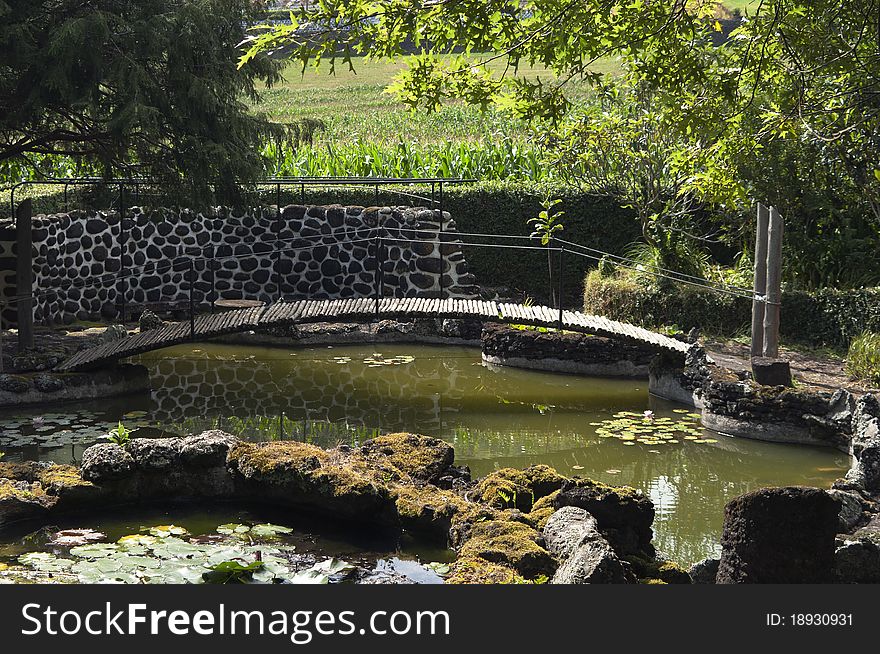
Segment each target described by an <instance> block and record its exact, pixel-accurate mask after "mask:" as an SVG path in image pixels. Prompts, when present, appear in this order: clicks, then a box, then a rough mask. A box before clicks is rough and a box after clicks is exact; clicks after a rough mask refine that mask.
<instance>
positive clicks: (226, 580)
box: [202, 561, 265, 584]
mask: <svg viewBox="0 0 880 654" xmlns="http://www.w3.org/2000/svg"><path fill="white" fill-rule="evenodd" d="M264 565H265V564H264V563H263V562H262V561H252V562H251V563H242V562H241V561H223V562H221V563H218V564H216V565H214V566H211V569H210V570H207V571H205V572H203V573H202V579H203V580H204V581H205V582H206V583H209V584H246V583H248V582H249V581H250V580H251V579H253V576H254V573H255V572H257V571H258V570H262V569H263V566H264Z"/></svg>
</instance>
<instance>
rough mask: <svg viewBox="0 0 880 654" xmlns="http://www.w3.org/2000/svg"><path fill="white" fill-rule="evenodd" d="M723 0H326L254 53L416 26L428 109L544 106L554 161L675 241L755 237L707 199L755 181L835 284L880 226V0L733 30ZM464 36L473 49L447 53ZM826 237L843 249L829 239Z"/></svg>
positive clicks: (793, 6)
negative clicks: (589, 89) (726, 30)
mask: <svg viewBox="0 0 880 654" xmlns="http://www.w3.org/2000/svg"><path fill="white" fill-rule="evenodd" d="M718 9H719V8H718V3H717V2H713V1H699V0H673V1H671V2H659V1H656V0H577V1H571V0H479V1H478V0H320V1H319V2H317V3H312V4H311V5H310V9H309V10H301V11H299V12H297V13H295V14H291V18H290V23H289V24H287V25H282V26H276V27H274V28H266V29H262V30H260V31H257V32H255V33H254V34H253V35H252V37H251V42H250V46H251V47H250V48H249V50H248V52H247V53H246V54H245V55H244V56H243V58H242V65H249V62H250V61H251V58H252V57H254V56H255V55H256V54H257V53H259V52H264V51H266V50H270V51H271V50H274V49H277V48H279V47H281V46H282V45H284V46H285V47H286V48H288V49H289V50H290V51H291V52H292V53H293V56H295V57H296V58H298V59H299V60H300V61H301V62H302V63H303V65H307V64H312V63H314V64H320V63H321V62H324V61H329V62H330V64H331V67H332V66H335V65H336V64H337V62H339V61H341V62H343V63H344V64H346V65H349V66H353V65H355V60H354V59H353V58H352V55H354V54H365V55H368V56H370V57H395V56H397V55H398V54H400V53H402V52H404V51H405V50H406V49H407V48H408V47H410V42H411V43H414V44H415V46H416V48H417V49H421V50H422V51H423V54H422V55H421V56H419V57H418V58H416V60H415V63H414V64H413V65H411V66H410V67H409V68H408V69H407V70H404V71H403V72H402V73H401V75H400V76H399V77H398V78H397V80H396V81H395V83H394V84H393V86H392V90H393V91H394V92H396V93H397V95H398V97H399V98H400V99H401V100H402V101H403V102H404V103H405V104H407V105H408V106H410V107H412V108H417V109H423V110H427V111H431V110H434V109H436V108H437V107H438V106H439V105H440V104H442V103H443V102H445V101H447V100H449V99H464V100H465V101H467V102H470V103H474V104H477V105H481V106H488V105H490V104H495V105H498V106H501V107H504V108H506V109H507V110H509V111H510V112H512V113H513V114H515V115H517V116H520V117H522V118H524V119H526V120H529V121H532V123H533V124H534V125H535V126H536V131H537V132H538V133H539V134H540V135H541V138H542V143H543V145H544V146H545V151H546V153H547V155H548V157H549V159H550V161H551V163H552V165H553V166H554V167H556V168H558V169H559V170H560V171H562V172H563V173H564V174H565V175H566V177H567V178H568V179H569V180H571V181H572V182H574V183H575V184H576V185H578V186H579V187H581V188H583V189H584V190H585V191H588V192H593V193H599V194H608V195H616V196H617V197H620V198H621V199H622V200H623V201H624V202H625V203H626V204H627V205H629V206H632V207H634V208H635V209H636V210H637V211H638V213H639V215H640V217H641V219H642V225H643V233H644V236H645V240H646V241H647V242H648V243H649V244H652V245H653V247H655V248H661V249H662V248H666V250H667V254H669V255H670V256H672V257H673V258H674V257H675V252H674V250H675V249H676V248H679V246H680V245H681V244H682V243H683V242H684V241H683V240H682V238H680V236H681V235H682V234H689V235H690V237H694V238H695V239H696V241H697V242H700V241H701V240H703V239H705V238H706V237H707V236H711V235H713V234H714V235H716V236H722V237H725V238H727V239H740V242H743V241H745V242H747V241H748V240H749V239H744V238H740V232H742V231H743V230H742V229H740V228H741V227H744V223H742V222H741V223H740V225H737V224H736V223H735V221H733V220H731V222H730V223H729V224H727V225H726V226H722V227H721V230H720V231H719V230H718V229H717V226H714V227H713V228H712V229H710V230H709V232H708V233H704V232H698V230H697V229H696V228H695V220H696V219H695V216H697V215H699V214H700V213H701V211H702V209H703V208H704V207H706V206H709V207H712V208H713V210H718V209H721V211H722V213H723V212H727V213H728V215H730V216H735V215H736V214H737V212H739V213H740V214H741V212H743V211H745V210H747V209H748V207H749V204H750V198H757V199H759V200H762V201H765V202H768V203H772V204H775V205H777V206H779V207H780V208H782V210H783V211H784V212H788V213H790V214H791V215H789V216H788V218H789V219H790V226H791V227H792V228H793V231H797V230H798V228H799V227H801V226H804V227H809V230H808V231H809V233H810V236H808V237H805V238H804V242H803V243H802V245H804V246H805V247H807V250H809V247H810V243H812V245H813V251H810V254H809V255H808V256H805V257H803V258H801V259H800V260H799V261H798V263H801V264H803V266H804V267H805V268H807V267H809V266H813V267H814V268H815V266H814V264H816V265H820V266H822V270H818V269H814V270H808V271H805V272H807V273H808V274H807V276H806V278H807V279H808V280H809V281H808V284H809V285H814V284H816V283H822V282H823V281H824V282H828V283H835V282H837V281H839V280H840V279H841V275H843V274H844V272H845V271H844V270H843V268H845V267H846V257H845V254H844V256H843V257H842V258H841V255H840V253H841V252H844V253H845V252H846V251H847V249H848V248H850V247H851V246H852V245H853V244H854V243H857V242H859V239H863V238H865V237H866V236H867V237H869V238H872V239H874V240H873V241H872V242H874V243H876V237H877V233H878V232H880V139H878V138H877V134H880V87H878V84H880V0H850V1H848V2H839V1H838V0H810V1H809V2H807V1H806V0H759V1H758V2H755V3H752V5H751V6H750V8H749V9H748V10H747V11H746V12H745V16H744V18H743V20H742V21H741V23H739V25H738V26H737V27H736V29H734V30H733V31H732V33H730V34H727V35H725V38H721V36H720V32H721V30H722V25H721V24H720V23H719V22H718V21H717V19H716V16H718V15H719V12H718ZM449 53H458V54H459V55H460V56H458V57H455V56H453V57H449V56H445V57H441V56H439V55H442V54H447V55H448V54H449ZM476 53H481V56H480V57H479V58H481V59H483V60H484V61H485V60H486V59H496V60H497V59H500V60H502V61H504V62H506V64H507V71H509V72H512V71H514V70H516V69H517V67H518V66H519V65H520V64H521V63H523V62H528V63H529V64H531V65H535V64H540V65H543V66H545V67H547V68H549V69H550V70H552V71H553V72H554V73H555V76H554V77H553V78H551V79H546V78H542V79H524V78H518V77H516V78H515V77H513V76H512V75H507V74H500V75H499V74H495V75H493V74H491V73H490V71H489V70H488V69H487V68H486V67H484V66H482V65H480V64H479V63H475V61H474V57H472V56H470V55H473V54H476ZM485 53H489V54H485ZM608 56H615V57H617V58H618V59H619V60H620V62H621V65H622V68H623V73H622V74H621V75H619V76H617V77H616V78H614V79H612V78H610V77H607V76H602V75H600V74H597V73H595V72H593V70H592V69H591V64H592V63H593V62H595V61H596V60H598V59H600V58H603V57H608ZM572 80H586V81H587V82H589V83H591V84H593V85H594V86H595V90H596V92H595V96H594V98H595V100H594V101H593V102H588V103H586V104H585V103H583V102H578V101H575V100H574V99H573V97H574V96H573V95H572V94H571V93H570V92H569V90H568V88H569V86H570V82H571V81H572ZM813 171H821V172H813ZM789 172H790V173H792V174H788V173H789ZM872 210H873V211H872ZM859 212H862V213H864V214H865V215H870V216H872V217H873V220H872V221H868V222H869V223H870V228H869V229H868V231H867V232H866V231H865V225H866V224H867V223H863V224H862V225H861V226H860V227H853V225H854V224H856V223H859V222H860V221H861V218H859V217H858V216H856V217H854V214H859ZM799 221H800V222H799ZM872 230H873V234H871V231H872ZM676 235H678V236H676ZM829 236H830V237H833V238H834V239H836V240H835V244H834V249H835V252H836V253H830V254H829V253H826V255H827V256H814V255H816V254H818V253H817V252H815V249H816V248H819V247H820V246H821V244H822V243H823V240H822V239H823V238H826V237H829ZM694 238H691V239H690V240H691V241H693V240H694ZM685 240H687V238H686V239H685ZM807 250H802V251H801V254H805V253H806V252H807ZM661 258H662V257H661ZM828 259H833V261H829V260H828Z"/></svg>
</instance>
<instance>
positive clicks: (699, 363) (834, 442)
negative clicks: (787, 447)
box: [648, 347, 855, 452]
mask: <svg viewBox="0 0 880 654" xmlns="http://www.w3.org/2000/svg"><path fill="white" fill-rule="evenodd" d="M648 389H649V391H650V392H651V393H652V394H654V395H657V396H658V397H662V398H664V399H668V400H673V401H676V402H682V403H684V404H690V405H692V406H694V407H696V408H698V409H701V423H702V425H703V426H704V427H707V428H709V429H713V430H715V431H718V432H721V433H723V434H730V435H732V436H739V437H742V438H753V439H756V440H764V441H773V442H778V443H801V444H807V445H825V446H830V447H835V448H837V449H839V450H841V451H844V452H846V451H849V447H850V439H851V433H852V429H851V419H852V415H853V409H854V407H855V398H854V397H853V396H852V395H851V394H850V393H849V392H848V391H846V390H844V389H838V390H837V391H835V392H833V393H832V392H829V391H823V390H817V389H799V388H792V387H787V386H763V385H761V384H758V383H756V382H755V381H754V380H753V379H752V378H751V373H749V372H733V371H731V370H727V369H725V368H722V367H721V366H718V365H717V364H715V362H714V361H712V360H711V359H710V358H709V357H708V356H707V355H706V352H705V351H704V350H703V349H702V348H700V347H697V348H693V349H692V350H691V351H690V352H689V353H688V354H687V356H686V357H685V360H684V366H682V364H681V362H680V361H678V360H677V359H675V358H672V359H670V358H669V357H666V356H664V355H660V356H658V357H656V358H655V359H654V360H652V362H651V374H650V376H649V385H648Z"/></svg>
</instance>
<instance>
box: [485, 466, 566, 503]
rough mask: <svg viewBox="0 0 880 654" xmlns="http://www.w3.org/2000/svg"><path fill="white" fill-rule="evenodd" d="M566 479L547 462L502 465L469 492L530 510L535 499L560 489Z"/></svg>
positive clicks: (489, 500)
mask: <svg viewBox="0 0 880 654" xmlns="http://www.w3.org/2000/svg"><path fill="white" fill-rule="evenodd" d="M565 481H566V478H565V477H563V476H562V475H560V474H559V473H558V472H556V471H555V470H554V469H553V468H551V467H550V466H546V465H534V466H529V467H528V468H524V469H523V470H517V469H516V468H502V469H501V470H497V471H495V472H493V473H491V474H488V475H486V476H485V477H483V478H482V479H480V480H479V481H478V482H477V485H476V487H475V488H474V489H473V490H472V491H471V492H470V494H469V496H470V498H471V499H473V500H475V501H480V502H484V503H486V504H488V505H490V506H493V507H496V508H499V509H508V508H515V509H519V510H520V511H523V512H526V513H527V512H529V511H531V510H532V506H533V505H534V504H535V502H537V501H538V500H540V499H541V498H542V497H545V496H547V495H549V494H551V493H553V492H554V491H557V490H559V489H560V488H561V487H562V485H563V484H564V483H565Z"/></svg>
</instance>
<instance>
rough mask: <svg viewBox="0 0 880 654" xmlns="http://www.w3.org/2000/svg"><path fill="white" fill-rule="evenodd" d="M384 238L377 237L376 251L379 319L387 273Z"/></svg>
mask: <svg viewBox="0 0 880 654" xmlns="http://www.w3.org/2000/svg"><path fill="white" fill-rule="evenodd" d="M382 246H383V243H382V237H381V236H377V237H376V251H375V259H376V279H375V283H376V317H377V318H378V317H379V298H381V297H382V295H383V294H384V293H385V272H384V270H383V268H384V261H383V253H382Z"/></svg>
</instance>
